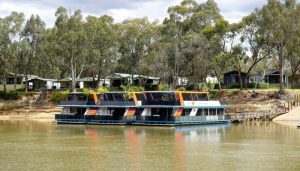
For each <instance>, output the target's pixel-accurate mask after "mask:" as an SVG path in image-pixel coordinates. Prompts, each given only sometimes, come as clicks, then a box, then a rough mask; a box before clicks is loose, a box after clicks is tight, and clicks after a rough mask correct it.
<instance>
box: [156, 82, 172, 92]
mask: <svg viewBox="0 0 300 171" xmlns="http://www.w3.org/2000/svg"><path fill="white" fill-rule="evenodd" d="M158 90H159V91H169V90H170V87H169V84H166V83H160V84H159V85H158Z"/></svg>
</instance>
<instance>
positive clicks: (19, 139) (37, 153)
mask: <svg viewBox="0 0 300 171" xmlns="http://www.w3.org/2000/svg"><path fill="white" fill-rule="evenodd" d="M0 144H1V146H0V153H1V155H0V170H24V169H26V170H39V169H40V168H41V166H43V169H44V170H70V169H71V170H120V169H123V170H241V169H246V170H255V169H259V170H283V169H285V170H297V169H299V168H300V163H299V162H300V130H298V129H296V128H295V127H289V126H282V125H280V124H275V123H272V122H253V123H246V124H241V125H209V126H188V127H186V126H185V127H176V128H172V127H130V126H92V125H55V124H48V123H38V122H25V121H18V122H10V121H1V122H0Z"/></svg>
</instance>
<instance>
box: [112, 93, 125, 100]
mask: <svg viewBox="0 0 300 171" xmlns="http://www.w3.org/2000/svg"><path fill="white" fill-rule="evenodd" d="M113 95H114V99H115V101H125V97H124V94H123V93H116V94H113Z"/></svg>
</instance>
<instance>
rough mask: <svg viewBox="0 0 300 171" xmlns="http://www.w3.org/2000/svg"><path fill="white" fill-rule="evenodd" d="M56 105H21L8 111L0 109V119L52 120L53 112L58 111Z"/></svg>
mask: <svg viewBox="0 0 300 171" xmlns="http://www.w3.org/2000/svg"><path fill="white" fill-rule="evenodd" d="M60 111H61V109H60V108H59V107H57V106H54V105H53V106H52V105H50V106H38V107H23V108H18V109H13V110H8V111H0V120H36V121H43V122H52V121H54V117H55V114H58V113H60Z"/></svg>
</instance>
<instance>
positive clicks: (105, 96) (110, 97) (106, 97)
mask: <svg viewBox="0 0 300 171" xmlns="http://www.w3.org/2000/svg"><path fill="white" fill-rule="evenodd" d="M104 101H114V96H113V95H112V94H111V93H107V94H105V95H104Z"/></svg>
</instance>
